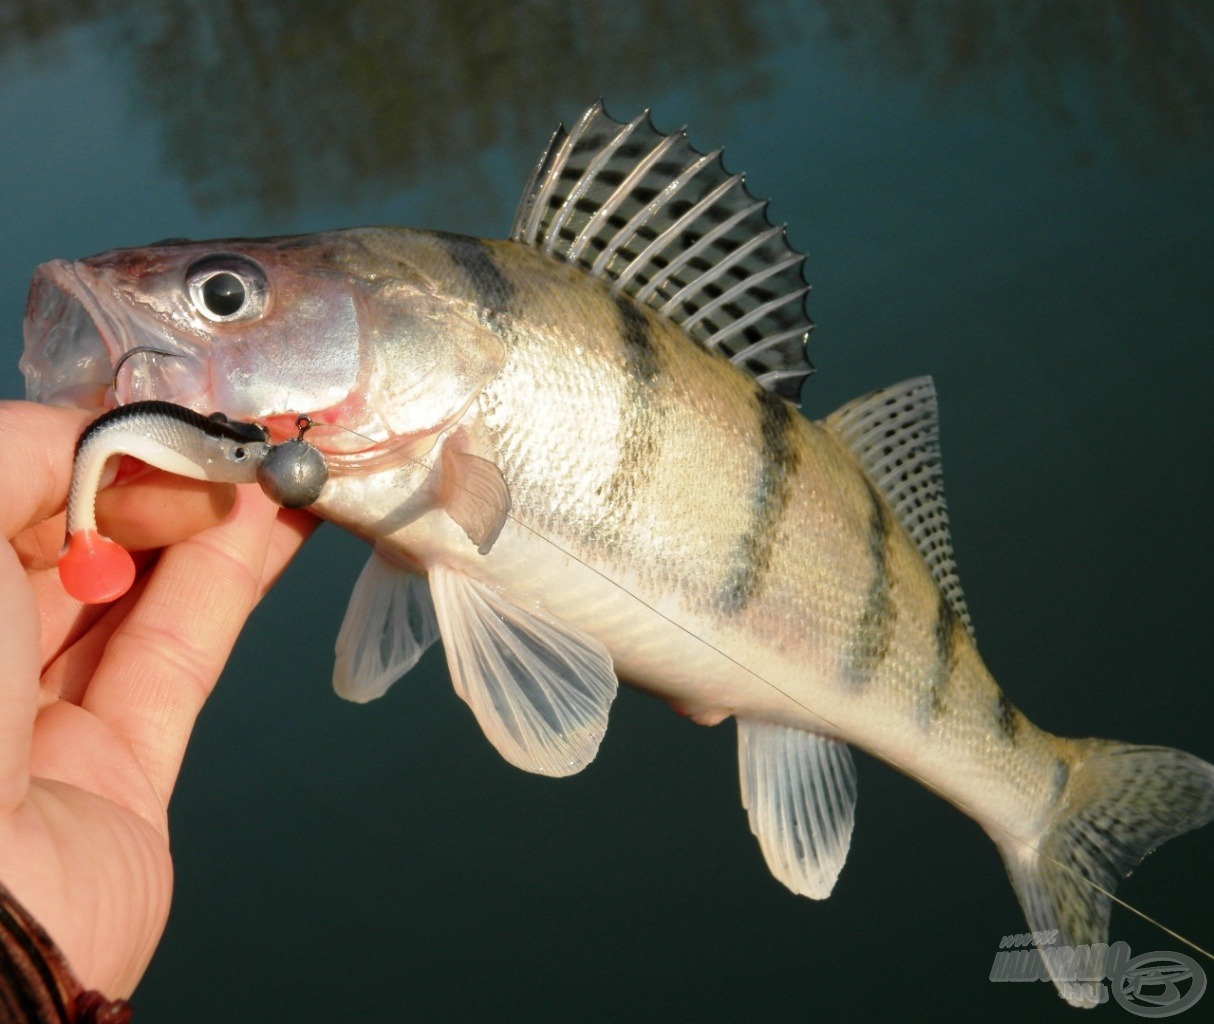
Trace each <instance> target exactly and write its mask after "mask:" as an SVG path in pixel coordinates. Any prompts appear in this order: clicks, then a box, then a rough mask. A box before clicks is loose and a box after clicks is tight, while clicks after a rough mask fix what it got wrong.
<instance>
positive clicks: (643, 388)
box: [599, 295, 662, 544]
mask: <svg viewBox="0 0 1214 1024" xmlns="http://www.w3.org/2000/svg"><path fill="white" fill-rule="evenodd" d="M615 308H616V312H617V313H618V315H619V327H618V329H619V340H620V343H621V351H622V354H623V357H624V370H625V372H626V373H627V375H628V388H627V390H626V391H625V392H624V401H623V408H622V409H621V415H620V426H619V432H618V434H617V435H616V437H617V447H618V451H619V457H618V459H617V461H616V466H615V469H614V470H613V471H612V474H611V477H610V478H609V479H608V480H607V482H606V483H605V484H603V486H602V488H601V490H600V491H599V494H600V496H601V497H602V499H603V503H604V504H605V505H606V506H607V508H608V509H609V510H610V513H611V515H612V518H613V519H614V520H616V521H619V520H620V518H621V517H622V516H626V515H627V514H628V510H629V509H630V508H631V507H632V505H633V504H634V503H635V501H636V496H637V494H638V492H639V491H640V490H641V488H642V487H643V486H644V484H645V482H646V481H647V480H648V479H649V475H650V473H652V472H653V468H654V465H655V463H656V461H657V458H658V445H659V441H658V438H659V433H660V422H659V421H660V416H661V412H660V408H659V406H658V405H657V403H655V402H654V400H653V382H654V379H655V378H656V377H657V375H658V373H659V372H660V370H661V368H662V360H661V356H660V354H659V352H658V350H657V348H656V347H655V345H654V337H653V327H652V324H651V323H650V320H649V318H648V317H647V316H646V315H645V311H644V310H643V309H641V307H640V306H638V305H637V304H636V303H635V302H633V301H632V299H630V298H628V296H626V295H616V296H615ZM600 540H603V541H604V542H606V543H607V544H610V543H611V538H610V534H609V531H605V530H604V531H601V532H600Z"/></svg>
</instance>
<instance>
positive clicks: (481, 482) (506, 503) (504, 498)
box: [439, 448, 510, 555]
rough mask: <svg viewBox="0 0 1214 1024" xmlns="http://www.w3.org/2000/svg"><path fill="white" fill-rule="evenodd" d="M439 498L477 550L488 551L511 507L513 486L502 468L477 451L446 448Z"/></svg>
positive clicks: (444, 450)
mask: <svg viewBox="0 0 1214 1024" xmlns="http://www.w3.org/2000/svg"><path fill="white" fill-rule="evenodd" d="M439 501H440V502H441V503H442V506H443V508H444V509H445V510H446V513H447V515H449V516H450V517H451V518H452V519H454V520H455V521H456V522H457V523H458V524H459V525H460V528H461V529H462V530H463V531H464V533H466V534H467V535H468V539H469V540H470V541H472V543H473V544H475V545H476V549H477V551H479V552H480V553H481V554H482V555H487V554H488V553H489V550H490V548H492V547H493V542H494V541H495V540H497V535H498V534H499V533H501V532H502V527H503V526H504V525H505V524H506V515H507V513H508V512H509V511H510V488H509V486H508V485H507V484H506V479H505V477H503V476H502V471H501V470H500V469H498V468H497V466H495V465H494V464H493V463H492V462H490V461H488V460H487V459H482V458H481V457H480V456H478V455H472V454H471V453H469V452H462V451H458V450H455V449H452V448H444V449H443V482H442V486H441V488H440V491H439Z"/></svg>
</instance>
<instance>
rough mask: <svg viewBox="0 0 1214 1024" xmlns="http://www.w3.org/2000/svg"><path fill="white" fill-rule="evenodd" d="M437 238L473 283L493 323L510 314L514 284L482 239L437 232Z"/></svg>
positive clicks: (480, 302)
mask: <svg viewBox="0 0 1214 1024" xmlns="http://www.w3.org/2000/svg"><path fill="white" fill-rule="evenodd" d="M434 237H435V238H437V239H438V240H439V242H441V243H442V245H443V247H444V248H445V249H446V250H447V252H448V254H449V255H450V256H451V259H452V262H454V263H455V265H456V266H457V267H459V268H460V270H462V271H463V272H464V273H465V274H466V275H467V276H468V281H469V282H470V283H471V285H472V288H473V291H474V292H475V294H476V302H477V304H478V305H479V306H480V307H481V308H482V309H484V310H485V311H486V313H487V314H488V315H489V318H490V321H493V320H495V319H496V318H497V317H498V316H500V315H501V314H502V313H504V312H505V311H506V309H507V308H508V307H509V306H510V304H511V302H513V300H514V285H512V284H511V283H510V281H509V280H508V279H507V277H506V275H505V274H503V273H502V271H501V268H499V267H498V265H497V262H496V261H495V260H494V258H493V250H492V249H491V248H490V247H489V245H488V244H487V243H486V242H484V241H483V240H482V239H479V238H468V237H466V236H465V235H448V234H445V233H443V232H436V233H435V235H434Z"/></svg>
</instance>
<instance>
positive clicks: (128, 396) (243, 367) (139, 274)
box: [21, 243, 362, 419]
mask: <svg viewBox="0 0 1214 1024" xmlns="http://www.w3.org/2000/svg"><path fill="white" fill-rule="evenodd" d="M233 248H236V247H235V246H234V245H230V244H227V243H185V244H182V243H176V244H165V245H157V246H149V247H146V248H143V249H126V250H123V249H118V250H112V251H110V252H107V253H102V254H100V255H98V256H93V257H90V258H88V259H83V260H78V261H75V262H66V261H62V260H57V261H53V262H51V263H47V264H43V265H42V266H40V267H39V268H38V269H37V270H36V271H35V274H34V278H33V281H32V283H31V286H30V294H29V299H28V302H27V305H26V319H25V352H24V355H23V357H22V360H21V369H22V372H23V373H24V374H25V377H26V390H27V395H28V397H30V398H31V399H33V400H36V401H41V402H46V403H49V404H56V405H90V406H114V405H123V404H127V403H129V402H132V401H140V400H147V399H159V400H163V401H169V402H173V403H176V404H179V405H183V406H187V407H189V408H192V409H194V410H196V411H198V412H208V411H211V410H221V411H223V412H224V413H225V414H226V415H228V416H229V417H232V418H234V419H268V418H271V417H274V416H276V415H286V414H289V413H291V414H298V413H308V414H320V413H321V412H322V411H323V410H325V409H328V408H330V407H333V406H340V405H341V404H342V403H343V402H347V401H348V399H349V397H350V395H351V393H352V392H354V391H355V389H356V387H357V384H358V381H359V370H360V365H361V361H362V351H361V345H360V324H359V321H358V315H357V310H356V309H355V303H354V300H353V296H352V295H351V294H350V289H349V288H348V287H347V286H346V284H345V282H342V281H333V280H331V279H326V278H324V277H323V276H321V277H320V278H319V279H318V278H317V277H316V275H312V274H309V273H307V272H306V271H305V272H303V273H300V272H296V271H293V269H292V268H291V267H290V266H289V265H288V261H286V260H284V259H282V257H281V256H280V254H279V252H278V248H277V247H276V246H275V245H273V244H271V243H246V244H245V245H243V246H241V247H240V248H241V251H240V252H231V251H230V250H231V249H233ZM216 261H220V262H221V263H223V262H225V261H226V265H227V266H229V267H231V268H235V269H237V270H238V271H239V268H246V269H247V273H248V275H249V277H250V278H252V277H256V278H257V279H258V280H259V281H260V282H261V284H262V287H261V289H260V295H259V301H260V306H259V311H258V315H256V316H248V317H242V316H237V317H230V318H228V320H227V321H223V320H221V321H218V322H217V321H216V320H215V318H214V317H208V316H206V315H204V313H203V311H202V309H201V308H200V305H199V290H200V288H201V286H202V284H203V283H205V280H206V274H207V268H208V266H209V265H211V264H213V263H215V262H216ZM221 269H222V268H221Z"/></svg>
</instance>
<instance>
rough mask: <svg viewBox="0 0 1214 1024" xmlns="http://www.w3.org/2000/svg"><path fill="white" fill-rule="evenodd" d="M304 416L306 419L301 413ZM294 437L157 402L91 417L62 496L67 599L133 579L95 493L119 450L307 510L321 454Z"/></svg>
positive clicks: (320, 481) (103, 597)
mask: <svg viewBox="0 0 1214 1024" xmlns="http://www.w3.org/2000/svg"><path fill="white" fill-rule="evenodd" d="M121 362H122V360H120V361H119V365H121ZM304 419H305V420H306V418H304ZM308 427H310V423H302V424H301V425H300V428H299V436H298V437H296V438H292V439H289V440H286V441H284V442H282V443H281V444H271V443H270V440H269V432H268V431H267V430H266V429H265V428H264V427H262V426H261V425H260V424H257V423H238V422H232V421H230V420H228V419H227V417H226V416H224V415H223V414H222V413H212V414H211V415H210V416H203V415H201V414H200V413H198V412H195V411H194V410H192V409H187V408H186V407H185V406H181V405H174V404H173V403H171V402H162V401H157V400H154V399H153V400H148V401H139V402H131V403H129V404H127V405H120V406H118V407H117V408H115V409H111V410H110V411H109V412H107V413H104V414H102V415H101V416H99V417H97V419H95V420H93V422H92V423H90V424H89V425H88V426H87V427H86V428H85V430H84V432H83V433H82V434H81V435H80V437H79V439H78V440H77V441H76V451H75V455H74V457H73V460H72V480H71V485H70V486H69V488H68V495H67V514H66V520H67V537H66V540H65V543H64V547H63V551H62V553H61V554H60V556H59V577H60V580H61V582H62V583H63V588H64V590H66V591H67V592H68V594H70V595H71V596H72V597H74V598H76V599H77V600H79V601H83V602H85V603H88V604H105V603H108V602H110V601H114V600H117V599H118V598H119V597H121V596H122V595H123V594H125V593H126V592H127V590H129V589H130V587H131V584H132V583H133V582H134V581H135V574H136V570H135V561H134V559H133V558H132V557H131V555H130V553H129V552H128V551H127V550H126V549H125V548H123V547H122V546H121V545H120V544H118V543H116V542H115V541H113V540H111V539H110V538H109V537H106V536H105V535H103V534H102V533H101V532H100V531H99V530H98V528H97V517H96V511H95V506H96V501H97V492H98V490H99V489H100V488H101V486H102V484H103V482H104V481H105V479H106V474H107V469H108V467H110V466H112V465H113V464H112V462H111V460H112V459H113V458H114V457H115V456H118V455H129V456H134V457H137V458H138V459H139V460H140V461H141V462H143V463H144V464H146V465H148V466H152V467H154V468H157V469H162V470H165V471H167V472H169V473H172V474H174V475H176V476H184V477H188V478H190V479H193V480H209V481H211V482H212V483H233V484H241V483H258V484H260V485H261V489H262V490H263V491H265V493H266V494H267V495H268V496H269V497H270V498H271V500H273V501H274V502H275V503H276V504H278V505H281V506H282V507H284V508H304V507H306V506H307V505H310V504H312V502H314V501H315V500H316V499H317V498H318V497H319V496H320V494H321V492H322V490H323V489H324V485H325V482H326V481H327V479H328V467H327V466H326V465H325V463H324V457H323V456H322V455H321V454H320V452H318V451H317V450H316V449H315V448H313V447H312V446H311V445H310V444H308V442H306V441H305V440H304V439H303V435H304V433H305V432H306V430H307V428H308Z"/></svg>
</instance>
